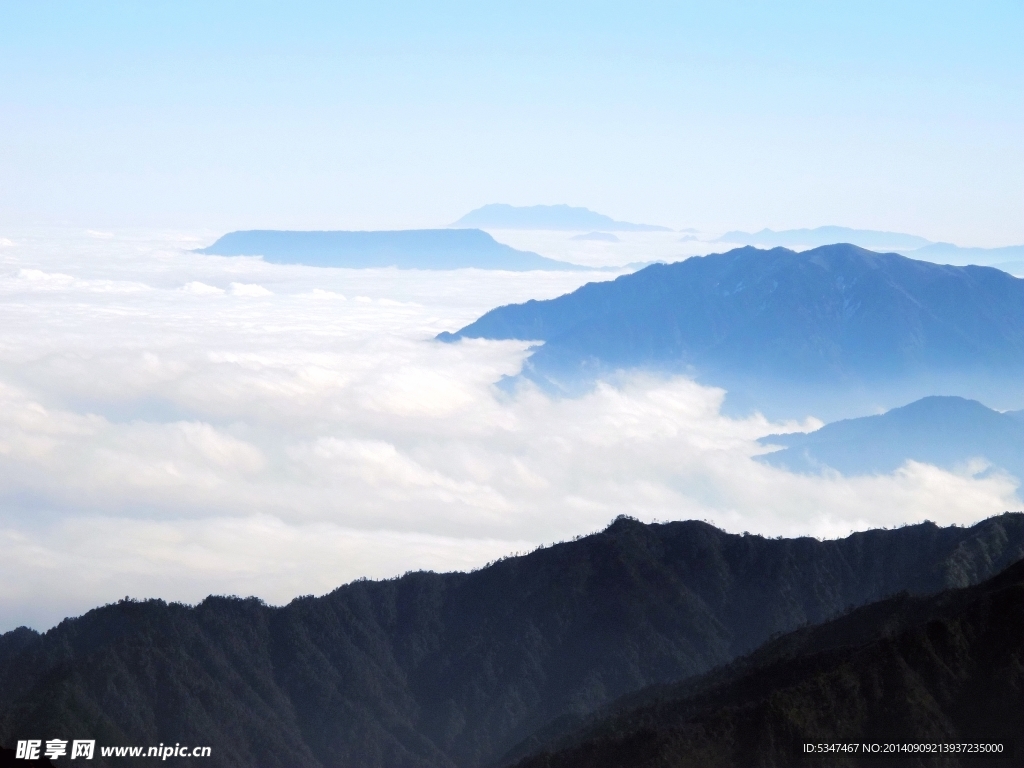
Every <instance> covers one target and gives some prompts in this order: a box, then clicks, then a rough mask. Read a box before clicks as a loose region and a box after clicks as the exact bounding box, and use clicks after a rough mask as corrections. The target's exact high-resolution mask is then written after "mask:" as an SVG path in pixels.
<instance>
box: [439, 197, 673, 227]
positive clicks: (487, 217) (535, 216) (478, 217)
mask: <svg viewBox="0 0 1024 768" xmlns="http://www.w3.org/2000/svg"><path fill="white" fill-rule="evenodd" d="M452 226H453V227H480V228H482V229H553V230H582V231H585V232H587V231H591V230H597V231H599V232H671V231H672V230H670V229H669V228H668V227H658V226H655V225H653V224H631V223H629V222H628V221H615V220H614V219H613V218H611V217H610V216H605V215H604V214H603V213H595V212H594V211H591V210H589V209H587V208H573V207H571V206H568V205H528V206H514V205H505V204H503V203H491V204H490V205H485V206H483V207H482V208H477V209H475V210H472V211H470V212H469V213H467V214H466V215H465V216H463V217H462V218H461V219H459V220H458V221H456V222H455V223H454V224H452Z"/></svg>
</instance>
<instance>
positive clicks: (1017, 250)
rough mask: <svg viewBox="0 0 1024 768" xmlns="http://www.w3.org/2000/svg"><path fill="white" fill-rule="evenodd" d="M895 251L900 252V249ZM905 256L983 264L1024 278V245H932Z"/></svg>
mask: <svg viewBox="0 0 1024 768" xmlns="http://www.w3.org/2000/svg"><path fill="white" fill-rule="evenodd" d="M895 250H898V251H899V250H900V249H899V248H897V249H895ZM901 252H902V253H903V254H904V255H905V256H911V257H912V258H915V259H924V260H925V261H934V262H937V263H940V264H961V265H963V264H982V265H985V266H989V267H995V268H996V269H1001V270H1003V271H1004V272H1009V273H1010V274H1012V275H1017V276H1018V277H1021V276H1024V245H1006V246H1003V247H1002V248H964V247H962V246H959V245H953V244H952V243H932V244H931V245H926V246H924V247H923V248H917V249H915V250H913V251H901Z"/></svg>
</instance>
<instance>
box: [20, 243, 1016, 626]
mask: <svg viewBox="0 0 1024 768" xmlns="http://www.w3.org/2000/svg"><path fill="white" fill-rule="evenodd" d="M3 234H4V235H5V237H6V240H7V241H9V244H7V245H5V247H4V249H3V250H2V251H0V547H2V551H3V553H4V556H3V557H2V558H0V624H2V626H0V630H6V629H10V628H11V627H13V626H17V625H18V624H22V623H27V624H29V625H31V626H36V627H39V628H45V627H46V626H50V625H52V624H53V623H55V622H56V621H59V620H60V619H61V618H63V617H64V616H65V615H69V614H75V613H80V612H82V611H84V610H87V609H88V608H90V607H92V606H94V605H96V604H100V603H103V602H107V601H111V600H115V599H118V598H120V597H123V596H125V595H126V594H128V595H131V596H133V597H151V596H155V597H163V598H165V599H169V600H182V601H187V602H193V601H196V600H199V599H201V598H202V597H203V596H205V595H206V594H208V593H211V592H214V593H217V592H219V593H235V594H244V595H248V594H255V595H258V596H260V597H263V598H264V599H266V600H268V601H270V602H275V603H279V602H285V601H287V600H289V599H290V598H292V597H294V596H296V595H299V594H307V593H317V594H319V593H323V592H326V591H329V590H330V589H332V588H334V587H336V586H338V585H340V584H341V583H344V582H346V581H349V580H351V579H353V578H358V577H361V576H367V577H371V578H379V577H388V576H392V575H397V574H400V573H402V572H404V571H406V570H412V569H417V568H431V569H435V570H449V569H465V568H473V567H478V566H480V565H482V564H484V563H485V562H487V561H489V560H492V559H494V558H497V557H500V556H503V555H506V554H509V553H510V552H516V551H524V550H527V549H530V548H532V547H534V546H536V545H539V544H542V543H546V542H551V541H557V540H562V539H566V538H571V537H572V536H575V535H577V534H581V533H587V532H590V531H593V530H595V529H598V528H600V527H602V526H604V525H605V524H606V523H607V522H608V521H609V520H611V519H612V518H613V517H615V516H616V515H618V514H630V515H634V516H636V517H639V518H641V519H643V520H652V519H659V520H669V519H686V518H700V519H707V520H709V521H711V522H713V523H715V524H717V525H720V526H722V527H724V528H726V529H727V530H731V531H736V532H739V531H744V530H747V531H751V532H756V533H762V534H765V535H801V534H807V535H815V536H836V535H844V534H846V533H848V532H849V531H850V530H854V529H860V528H865V527H873V526H880V525H897V524H901V523H908V522H917V521H919V520H922V519H931V520H935V521H937V522H940V523H944V524H949V523H954V522H958V523H970V522H973V521H975V520H977V519H980V518H982V517H986V516H988V515H990V514H995V513H998V512H1001V511H1003V510H1005V509H1010V508H1019V507H1020V501H1019V497H1018V496H1017V481H1016V480H1015V479H1014V478H1011V477H1008V476H1006V475H1003V474H986V475H981V474H980V472H981V471H982V470H983V469H984V467H983V466H981V465H978V464H973V465H969V466H965V467H963V468H962V469H961V470H960V471H958V472H953V473H951V472H944V471H941V470H939V469H937V468H935V467H931V466H928V465H923V464H915V463H908V464H906V465H904V466H903V467H901V468H900V469H899V470H898V471H896V472H894V473H892V474H889V475H883V476H875V477H858V478H846V477H843V476H841V475H838V474H830V475H828V474H827V475H821V476H802V475H793V474H790V473H787V472H785V471H783V470H779V469H776V468H773V467H770V466H765V465H763V464H761V463H759V462H756V461H754V460H752V458H751V457H752V456H754V455H756V454H758V453H761V452H763V451H764V448H762V447H760V446H759V445H758V444H757V442H756V439H757V438H758V437H761V436H763V435H766V434H770V433H774V432H784V431H792V430H795V429H806V428H807V427H808V426H813V425H814V422H813V419H811V420H809V421H805V422H802V423H800V424H797V423H789V424H779V423H771V422H769V421H768V420H766V419H765V418H763V417H761V416H759V415H757V414H753V415H750V416H748V417H746V418H742V419H736V418H728V417H725V416H723V415H722V414H721V412H720V406H721V403H722V400H723V397H724V392H722V391H721V390H717V389H712V388H707V387H702V386H699V385H697V384H695V383H693V382H692V381H689V380H687V379H684V378H673V379H655V378H645V377H632V378H629V377H626V378H624V379H622V380H621V381H617V382H616V383H615V385H612V384H609V383H603V384H600V385H599V386H598V387H597V388H596V389H595V390H594V391H593V392H591V393H589V394H588V395H586V396H584V397H581V398H578V399H567V400H553V399H551V398H549V397H547V396H546V395H544V394H543V393H541V392H539V391H537V390H536V389H533V388H531V387H530V386H529V385H524V386H523V387H522V388H521V389H519V390H518V391H516V392H515V393H512V394H509V393H506V392H503V391H501V390H499V389H498V388H496V387H495V386H494V383H495V382H496V381H498V380H499V379H500V378H501V377H502V376H505V375H512V374H515V373H516V372H517V371H518V370H519V367H520V365H521V363H522V361H523V359H524V357H525V356H526V355H527V354H528V351H527V348H526V345H525V344H523V343H519V342H486V341H463V342H460V343H458V344H439V343H436V342H434V341H432V338H433V336H434V335H435V334H436V333H437V332H439V331H441V330H450V329H452V328H457V327H461V326H462V325H464V324H466V323H467V322H469V321H471V320H472V319H474V318H475V317H477V316H478V315H479V314H481V313H482V312H484V311H486V310H487V309H490V308H492V307H494V306H497V305H500V304H507V303H510V302H519V301H524V300H526V299H528V298H548V297H552V296H556V295H559V294H561V293H564V292H566V291H568V290H572V289H574V288H576V287H577V286H578V285H580V284H582V283H583V282H585V281H587V280H593V279H595V275H593V274H589V275H580V274H576V273H543V272H534V273H497V272H487V271H478V270H456V271H452V272H414V271H399V270H390V269H381V270H340V269H317V268H309V267H300V266H279V265H270V264H265V263H263V262H262V261H260V260H258V259H246V258H222V257H211V256H202V255H199V254H194V253H190V252H188V251H187V250H185V248H186V247H192V245H191V243H192V241H191V240H188V239H181V238H175V237H173V236H162V237H158V238H153V237H142V236H126V235H118V236H117V237H115V238H113V239H103V240H100V239H97V238H90V237H88V236H87V235H83V236H81V237H78V236H68V235H62V234H61V233H44V234H42V235H40V234H35V235H31V234H29V235H22V236H19V235H17V234H10V233H6V232H5V233H3ZM603 277H608V278H611V277H614V273H607V274H605V275H599V276H597V279H602V278H603ZM808 416H809V417H811V416H813V415H812V414H808Z"/></svg>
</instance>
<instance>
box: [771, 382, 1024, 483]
mask: <svg viewBox="0 0 1024 768" xmlns="http://www.w3.org/2000/svg"><path fill="white" fill-rule="evenodd" d="M759 442H761V443H762V444H764V445H772V446H784V448H783V450H781V451H776V452H774V453H769V454H765V455H764V456H761V457H759V458H760V459H761V460H762V461H765V462H767V463H769V464H772V465H773V466H777V467H784V468H786V469H789V470H791V471H794V472H819V471H821V470H822V469H824V468H826V467H828V468H832V469H836V470H838V471H840V472H842V473H843V474H845V475H865V474H880V473H881V474H884V473H888V472H892V471H894V470H895V469H897V468H898V467H900V466H901V465H902V464H903V463H904V462H905V461H906V460H907V459H912V460H914V461H918V462H924V463H927V464H933V465H935V466H937V467H942V468H943V469H948V470H955V469H963V468H964V467H965V465H966V464H967V462H968V461H969V460H971V459H983V460H987V461H989V462H991V464H992V465H993V466H994V467H997V468H1001V469H1005V470H1007V471H1008V472H1010V473H1011V474H1012V475H1014V476H1015V477H1017V478H1018V479H1021V480H1024V411H1012V412H1007V413H999V412H998V411H993V410H992V409H990V408H986V407H985V406H984V405H982V404H981V403H979V402H977V401H975V400H965V399H964V398H962V397H935V396H933V397H926V398H922V399H921V400H918V401H916V402H913V403H910V404H909V405H905V406H903V407H902V408H893V409H892V410H891V411H888V412H887V413H884V414H881V415H878V416H864V417H862V418H858V419H847V420H844V421H837V422H834V423H832V424H826V425H825V426H824V427H822V428H821V429H819V430H817V431H815V432H810V433H804V432H794V433H790V434H785V435H768V436H766V437H762V438H761V439H760V440H759Z"/></svg>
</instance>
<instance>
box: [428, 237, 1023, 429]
mask: <svg viewBox="0 0 1024 768" xmlns="http://www.w3.org/2000/svg"><path fill="white" fill-rule="evenodd" d="M438 338H439V339H440V340H442V341H454V340H456V339H459V338H487V339H522V340H537V341H543V342H544V345H543V346H541V347H539V348H538V349H536V350H535V351H534V353H533V354H532V356H531V357H530V358H529V359H528V360H527V363H526V365H525V367H524V375H526V376H528V377H530V378H533V379H534V380H536V381H539V382H541V383H543V384H545V385H547V386H551V387H554V388H555V389H556V390H557V389H561V390H565V391H569V392H572V391H575V390H576V389H578V387H579V382H581V381H584V382H585V381H587V380H593V378H594V377H596V376H603V375H608V374H609V373H611V372H614V371H615V370H618V369H637V368H639V369H648V370H654V371H665V372H670V373H686V374H688V375H693V376H695V377H696V378H697V379H698V380H699V381H701V382H702V383H706V384H713V385H717V386H723V387H725V388H726V389H727V390H728V391H729V394H730V397H733V398H736V399H737V401H738V402H739V401H741V400H744V399H745V400H746V401H749V402H750V403H751V404H752V405H754V406H757V407H764V404H765V403H769V402H772V401H773V400H774V401H778V400H780V399H784V398H785V397H786V393H787V392H790V393H793V395H792V397H790V401H791V404H792V406H793V408H794V409H797V410H798V411H802V412H795V413H793V414H792V415H796V416H802V415H806V414H807V413H815V414H816V415H818V416H821V417H825V418H830V417H831V416H830V415H827V414H826V413H824V412H817V411H816V410H814V408H813V407H811V408H810V409H806V407H807V406H806V404H807V403H811V404H812V406H813V404H814V403H815V400H816V399H822V398H826V399H827V398H832V399H835V398H836V397H838V396H839V394H838V393H840V392H842V391H844V390H849V391H859V390H868V391H882V390H885V391H887V392H890V396H889V397H888V398H886V402H887V403H888V405H889V407H891V406H895V405H901V404H904V403H907V402H910V401H911V400H915V399H917V398H918V397H921V396H924V395H932V394H955V395H961V396H964V397H972V398H975V399H980V400H982V401H983V402H987V403H988V404H990V405H992V406H994V407H998V408H1013V407H1016V408H1019V407H1021V405H1022V404H1024V403H1022V404H1017V403H1018V401H1020V400H1021V396H1022V390H1021V387H1020V386H1019V380H1020V376H1021V375H1022V374H1024V280H1022V279H1019V278H1015V277H1013V276H1011V275H1009V274H1007V273H1005V272H1001V271H999V270H997V269H992V268H990V267H974V266H968V267H953V266H945V265H939V264H932V263H929V262H924V261H915V260H913V259H909V258H906V257H904V256H900V255H898V254H895V253H885V254H883V253H875V252H873V251H868V250H865V249H863V248H858V247H856V246H853V245H847V244H837V245H827V246H823V247H820V248H815V249H813V250H809V251H803V252H801V253H797V252H794V251H791V250H787V249H785V248H773V249H771V250H767V251H764V250H758V249H757V248H752V247H745V248H737V249H735V250H732V251H729V252H728V253H721V254H712V255H709V256H704V257H694V258H690V259H687V260H685V261H681V262H677V263H674V264H654V265H651V266H649V267H647V268H645V269H642V270H640V271H638V272H635V273H633V274H631V275H624V276H622V277H619V278H616V279H615V280H612V281H608V282H604V283H588V284H587V285H584V286H583V287H581V288H579V289H578V290H576V291H574V292H572V293H570V294H567V295H565V296H560V297H558V298H556V299H551V300H547V301H529V302H526V303H525V304H515V305H509V306H504V307H499V308H497V309H494V310H491V311H490V312H488V313H486V314H485V315H483V316H482V317H480V318H479V319H478V320H477V321H475V322H474V323H471V324H470V325H468V326H466V327H465V328H462V329H461V330H459V331H457V332H455V333H442V334H440V335H439V336H438ZM989 389H991V390H992V391H993V392H994V394H993V393H992V392H989V391H988V390H989ZM865 399H866V401H867V402H868V403H873V404H875V405H877V400H878V398H877V397H876V396H872V395H870V392H869V395H868V396H866V398H865ZM744 404H745V403H744ZM861 412H862V413H863V410H861ZM787 415H788V413H787Z"/></svg>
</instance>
